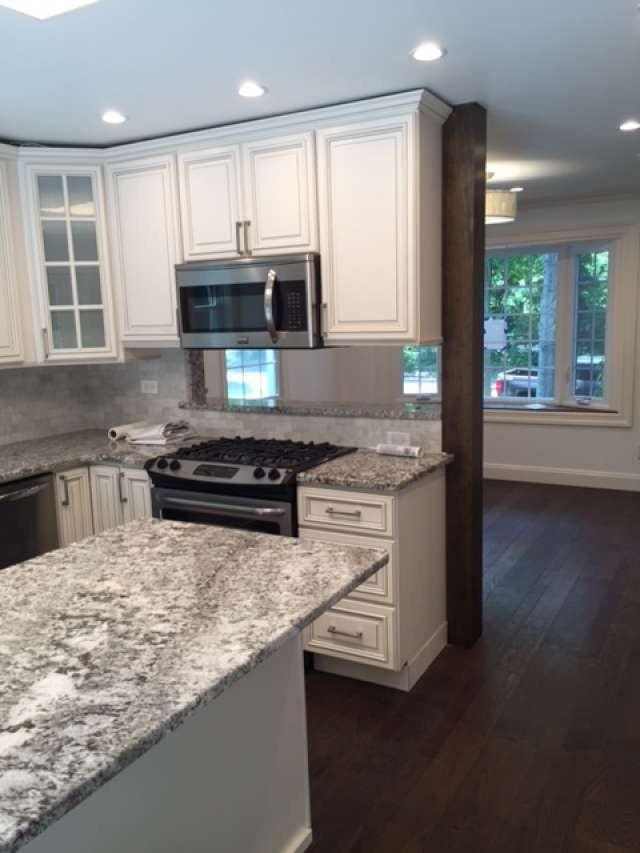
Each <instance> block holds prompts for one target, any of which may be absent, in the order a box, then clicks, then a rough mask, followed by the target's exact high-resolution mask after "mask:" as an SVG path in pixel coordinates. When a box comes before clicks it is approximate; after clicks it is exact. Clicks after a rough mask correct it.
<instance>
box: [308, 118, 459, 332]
mask: <svg viewBox="0 0 640 853" xmlns="http://www.w3.org/2000/svg"><path fill="white" fill-rule="evenodd" d="M442 121H443V116H442V115H439V114H437V113H434V112H431V111H428V110H426V109H425V110H424V111H423V110H422V109H421V108H420V107H418V108H417V109H416V110H414V111H413V112H411V113H405V114H404V115H402V114H401V115H392V116H390V117H389V118H378V119H375V120H372V121H361V122H356V123H352V124H343V125H339V126H335V127H329V128H322V129H320V130H319V131H318V134H317V145H318V198H319V210H320V214H319V215H320V250H321V253H322V282H323V298H324V301H325V303H326V337H327V339H328V340H329V341H331V342H335V343H346V342H349V341H351V342H355V343H364V342H369V343H378V344H379V343H405V344H406V343H440V342H441V318H440V313H441V293H440V291H441V239H442V236H441V183H442V179H441V124H442Z"/></svg>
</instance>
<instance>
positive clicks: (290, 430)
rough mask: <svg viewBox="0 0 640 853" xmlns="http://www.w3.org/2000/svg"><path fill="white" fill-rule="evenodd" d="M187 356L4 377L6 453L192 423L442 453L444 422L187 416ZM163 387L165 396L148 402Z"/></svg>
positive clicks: (0, 436)
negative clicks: (129, 429)
mask: <svg viewBox="0 0 640 853" xmlns="http://www.w3.org/2000/svg"><path fill="white" fill-rule="evenodd" d="M192 368H193V365H189V364H188V363H187V361H186V360H185V357H184V354H183V353H182V352H181V351H180V350H175V351H169V352H164V353H162V354H161V355H159V356H157V357H154V358H151V357H148V358H136V359H134V360H131V361H128V362H126V363H124V364H102V365H78V366H71V367H66V366H48V367H34V368H19V369H12V370H2V371H0V445H1V444H7V443H9V442H12V441H20V440H22V439H28V438H41V437H44V436H46V435H55V434H59V433H63V432H71V431H73V430H78V429H94V428H97V429H102V428H104V429H106V428H107V427H108V426H111V425H113V424H118V423H127V422H130V421H135V420H142V419H150V420H165V419H169V418H171V419H180V418H185V417H186V418H188V420H190V421H191V423H193V425H194V426H195V427H196V428H197V429H198V430H199V431H200V432H201V433H203V434H206V433H212V434H226V435H255V436H257V437H259V438H265V437H267V438H268V437H273V438H295V439H299V440H304V441H331V442H333V443H336V444H347V445H354V446H357V447H373V446H374V445H375V444H377V443H378V442H384V441H385V440H386V433H387V431H389V430H399V431H402V432H408V433H409V435H410V437H411V443H412V444H419V445H421V446H422V447H423V448H424V449H425V450H427V451H429V452H438V451H440V450H441V449H442V447H441V444H442V441H441V424H440V421H420V420H410V421H409V420H391V419H389V420H385V419H381V418H344V417H316V416H309V415H264V414H259V413H244V412H243V413H236V412H215V411H185V410H184V409H180V408H179V407H178V403H179V402H181V401H182V400H184V399H185V398H186V397H187V369H189V370H190V369H192ZM143 379H155V380H157V382H158V394H157V395H155V394H153V395H152V394H142V393H141V391H140V382H141V380H143Z"/></svg>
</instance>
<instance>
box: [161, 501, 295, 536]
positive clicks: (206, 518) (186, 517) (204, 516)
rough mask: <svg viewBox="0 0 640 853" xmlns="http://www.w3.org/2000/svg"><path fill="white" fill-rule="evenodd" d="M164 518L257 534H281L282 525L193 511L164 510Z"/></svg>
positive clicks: (268, 521)
mask: <svg viewBox="0 0 640 853" xmlns="http://www.w3.org/2000/svg"><path fill="white" fill-rule="evenodd" d="M162 518H164V519H166V520H168V521H189V522H191V523H192V524H218V525H220V527H234V528H236V529H238V530H254V531H255V532H256V533H273V534H275V535H276V536H277V535H279V534H280V533H281V528H280V524H279V522H277V521H274V520H267V519H256V518H235V517H232V516H229V515H226V514H225V515H216V514H215V513H213V512H211V513H210V512H206V513H205V512H198V511H197V510H193V509H175V508H174V507H171V508H168V507H167V508H163V510H162Z"/></svg>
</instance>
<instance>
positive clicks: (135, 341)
mask: <svg viewBox="0 0 640 853" xmlns="http://www.w3.org/2000/svg"><path fill="white" fill-rule="evenodd" d="M107 188H108V202H109V223H110V233H111V248H112V257H113V269H114V278H115V281H116V285H117V291H118V297H119V306H120V322H121V340H122V344H123V346H125V347H140V346H143V347H144V346H148V347H149V346H151V347H152V346H156V345H160V346H162V345H164V346H166V345H177V342H178V331H177V325H176V300H175V269H174V267H175V265H176V263H179V262H180V260H181V253H180V247H179V230H180V229H179V225H178V199H177V191H176V173H175V159H174V156H173V155H163V156H153V157H145V158H143V159H137V160H128V161H120V162H113V163H110V164H108V165H107Z"/></svg>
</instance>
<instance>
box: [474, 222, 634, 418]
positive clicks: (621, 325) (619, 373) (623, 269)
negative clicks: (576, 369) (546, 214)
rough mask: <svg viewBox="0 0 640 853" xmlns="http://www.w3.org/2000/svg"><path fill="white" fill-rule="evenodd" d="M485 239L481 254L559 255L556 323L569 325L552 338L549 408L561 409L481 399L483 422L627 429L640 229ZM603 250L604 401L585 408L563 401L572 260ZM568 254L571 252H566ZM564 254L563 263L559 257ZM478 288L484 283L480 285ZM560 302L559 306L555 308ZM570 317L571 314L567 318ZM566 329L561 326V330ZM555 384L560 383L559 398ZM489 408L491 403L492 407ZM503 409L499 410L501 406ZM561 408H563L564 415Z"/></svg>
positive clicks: (567, 381)
mask: <svg viewBox="0 0 640 853" xmlns="http://www.w3.org/2000/svg"><path fill="white" fill-rule="evenodd" d="M493 236H494V235H493V234H490V236H488V239H487V245H486V255H487V256H488V255H490V254H492V253H493V254H499V253H504V254H515V253H516V251H517V250H524V251H526V252H531V253H533V252H536V251H545V250H546V251H549V250H551V249H552V248H556V249H557V251H559V252H560V254H561V257H560V258H559V266H560V264H562V263H564V265H565V269H564V270H563V271H560V269H559V272H558V278H559V280H560V278H561V276H564V277H565V279H566V277H567V276H568V283H569V287H567V286H566V284H565V286H564V287H562V286H561V287H559V291H558V303H559V304H558V318H559V319H558V324H557V330H558V332H559V330H560V328H561V322H562V318H564V320H565V321H567V320H568V321H569V326H568V328H570V329H571V330H572V332H571V334H570V335H569V334H564V335H562V334H559V333H558V332H557V334H556V396H555V402H552V401H549V406H553V405H557V406H562V407H563V408H562V410H556V411H554V410H553V409H552V408H544V409H531V408H527V406H530V405H531V404H532V403H534V404H535V398H534V399H531V398H513V397H512V398H509V397H502V398H485V399H484V406H485V408H484V417H485V420H486V421H488V422H492V421H493V422H504V423H511V422H517V423H532V424H541V423H548V424H554V425H561V424H567V425H580V426H627V427H628V426H631V425H632V420H633V418H632V415H633V382H634V364H633V361H634V349H635V327H636V306H637V292H636V288H637V280H638V268H639V264H638V248H639V244H640V227H639V226H638V225H636V224H633V225H618V226H602V227H598V228H577V229H567V230H563V231H553V232H540V233H536V234H527V235H524V234H521V233H520V234H519V233H518V232H517V231H513V233H512V234H510V235H509V237H508V238H507V239H506V240H498V239H497V238H496V239H492V238H493ZM605 245H606V246H607V247H608V248H610V249H611V251H612V253H613V254H612V266H611V270H610V274H609V282H608V288H609V289H608V298H607V330H606V339H605V355H606V363H605V388H606V395H607V396H606V400H603V401H601V400H599V399H596V400H594V401H593V402H592V403H591V404H587V405H585V404H584V403H580V402H578V400H579V398H576V397H575V395H572V396H571V398H570V399H567V388H568V389H569V390H570V389H571V382H572V375H573V374H572V372H571V374H570V375H569V376H567V368H569V369H570V370H571V371H572V370H573V368H571V359H572V358H573V356H572V352H573V350H574V347H575V340H576V338H575V328H574V323H575V322H576V317H577V313H576V312H575V300H576V293H577V288H576V279H575V260H574V258H575V256H576V254H578V253H580V252H585V251H587V252H588V251H589V248H590V247H594V246H597V247H598V248H601V247H604V246H605ZM572 253H573V254H572ZM562 254H564V259H563V258H562ZM483 286H484V282H483ZM561 302H562V304H560V303H561ZM572 313H573V316H572ZM565 328H566V326H565ZM558 381H561V383H562V386H563V388H562V395H561V394H560V393H559V389H558V385H557V383H558ZM492 404H493V405H492ZM503 405H504V408H502V406H503ZM567 408H568V409H569V410H568V411H567Z"/></svg>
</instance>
